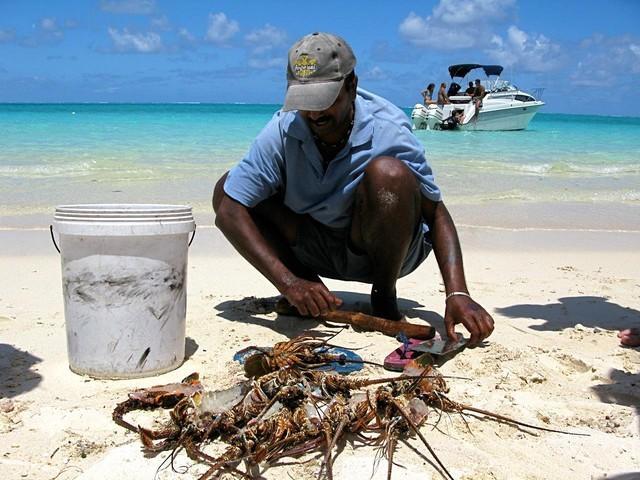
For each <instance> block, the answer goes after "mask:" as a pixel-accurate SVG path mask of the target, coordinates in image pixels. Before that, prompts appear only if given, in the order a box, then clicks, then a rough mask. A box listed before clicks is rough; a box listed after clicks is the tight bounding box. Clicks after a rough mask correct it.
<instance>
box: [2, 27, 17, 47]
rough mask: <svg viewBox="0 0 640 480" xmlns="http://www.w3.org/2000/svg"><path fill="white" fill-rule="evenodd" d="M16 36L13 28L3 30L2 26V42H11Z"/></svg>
mask: <svg viewBox="0 0 640 480" xmlns="http://www.w3.org/2000/svg"><path fill="white" fill-rule="evenodd" d="M14 38H15V33H14V31H13V30H3V29H1V28H0V43H4V42H11V41H12V40H13V39H14Z"/></svg>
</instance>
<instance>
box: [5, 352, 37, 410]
mask: <svg viewBox="0 0 640 480" xmlns="http://www.w3.org/2000/svg"><path fill="white" fill-rule="evenodd" d="M41 361H42V359H41V358H38V357H36V356H35V355H31V354H30V353H29V352H26V351H23V350H20V349H18V348H16V347H14V346H13V345H8V344H6V343H0V398H11V397H16V396H18V395H20V394H22V393H25V392H28V391H29V390H33V389H34V388H36V387H37V386H38V384H39V383H40V382H41V381H42V375H40V374H39V373H37V372H36V371H34V370H32V367H33V366H34V365H35V364H37V363H40V362H41Z"/></svg>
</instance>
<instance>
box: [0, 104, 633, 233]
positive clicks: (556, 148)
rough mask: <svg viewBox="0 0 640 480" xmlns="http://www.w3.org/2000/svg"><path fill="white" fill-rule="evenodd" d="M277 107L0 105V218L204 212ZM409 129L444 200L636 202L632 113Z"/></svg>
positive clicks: (461, 202) (469, 202) (467, 202)
mask: <svg viewBox="0 0 640 480" xmlns="http://www.w3.org/2000/svg"><path fill="white" fill-rule="evenodd" d="M278 108H279V106H278V105H204V104H134V105H131V104H46V105H45V104H3V105H0V197H1V198H2V202H0V205H1V209H2V210H1V211H0V215H5V216H6V215H15V214H22V213H48V212H51V210H52V208H53V207H54V206H55V205H58V204H64V203H94V202H110V203H116V202H138V203H187V204H191V205H194V207H195V208H196V210H198V209H200V210H203V211H205V210H207V211H208V209H209V208H210V207H209V204H210V196H211V189H212V186H213V184H214V183H215V181H216V179H217V178H218V177H219V176H220V175H221V174H222V173H223V172H224V171H225V170H227V169H228V168H229V167H231V166H232V165H233V164H234V163H235V162H237V161H238V160H239V159H240V158H241V156H242V155H243V154H244V153H245V152H246V150H247V149H248V148H249V146H250V144H251V141H252V140H253V138H254V137H255V136H256V134H257V133H258V132H259V131H260V129H261V128H262V126H264V124H265V123H266V122H267V121H268V120H269V118H270V117H271V116H272V114H273V112H275V111H276V110H277V109H278ZM406 112H407V114H409V113H410V110H406ZM416 134H417V136H418V138H419V139H420V140H421V141H422V142H423V143H424V145H425V149H426V151H427V155H428V158H429V159H430V162H431V164H432V166H433V169H434V172H435V175H436V180H437V181H438V183H439V184H440V185H441V188H442V190H443V191H444V194H445V199H446V201H447V203H448V204H450V205H473V206H475V207H482V205H490V204H496V203H504V204H507V205H508V204H520V205H521V204H530V203H544V202H552V203H556V204H557V203H558V202H566V203H572V204H575V203H577V204H583V205H589V204H600V205H601V204H606V203H612V204H624V205H626V206H632V207H636V206H640V118H621V117H602V116H577V115H561V114H545V113H540V114H538V115H537V116H536V117H535V118H534V120H533V121H532V122H531V124H530V125H529V129H528V130H525V131H520V132H430V131H429V132H428V131H419V132H417V133H416ZM638 227H640V226H638Z"/></svg>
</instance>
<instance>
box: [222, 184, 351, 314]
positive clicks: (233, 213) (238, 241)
mask: <svg viewBox="0 0 640 480" xmlns="http://www.w3.org/2000/svg"><path fill="white" fill-rule="evenodd" d="M225 179H226V177H223V178H222V179H221V180H220V181H219V182H218V184H217V185H216V189H215V191H214V196H213V209H214V211H215V212H216V226H217V227H218V228H219V229H220V230H221V231H222V233H223V234H224V236H225V237H226V238H227V239H228V240H229V242H231V244H232V245H233V246H234V247H235V248H236V250H237V251H238V252H239V253H240V254H241V255H242V256H243V257H244V258H245V259H246V260H247V261H248V262H249V263H250V264H251V265H253V266H254V267H255V268H256V269H257V270H258V271H259V272H260V273H262V274H263V275H264V276H265V277H266V278H267V280H269V281H270V282H271V283H272V284H273V285H274V286H275V287H276V288H277V289H278V291H279V292H280V293H282V294H283V295H284V296H285V297H286V298H287V300H289V302H290V303H291V304H292V305H293V306H295V307H296V308H297V309H298V311H299V312H300V313H301V314H302V315H311V316H318V315H320V314H323V313H326V312H327V311H329V310H333V309H334V308H336V307H337V306H339V305H340V304H341V303H342V302H341V301H340V299H338V298H337V297H335V295H333V294H332V293H331V292H330V291H329V290H328V289H327V287H326V286H325V285H324V284H323V283H322V282H320V281H319V280H318V281H317V282H313V281H309V280H305V279H303V278H300V277H298V276H296V275H295V274H294V273H293V272H292V271H291V270H290V269H289V268H288V267H287V265H285V263H284V262H283V261H282V260H281V258H280V255H278V252H277V251H276V248H274V246H273V245H271V244H270V243H269V242H268V241H267V239H266V238H265V237H264V235H263V234H262V232H261V231H260V229H259V228H258V226H257V224H256V222H255V220H254V219H253V217H252V216H251V213H250V212H249V209H248V208H247V207H245V206H244V205H242V204H241V203H239V202H237V201H236V200H234V199H232V198H231V197H229V196H228V195H227V194H226V193H225V192H224V189H223V185H224V180H225Z"/></svg>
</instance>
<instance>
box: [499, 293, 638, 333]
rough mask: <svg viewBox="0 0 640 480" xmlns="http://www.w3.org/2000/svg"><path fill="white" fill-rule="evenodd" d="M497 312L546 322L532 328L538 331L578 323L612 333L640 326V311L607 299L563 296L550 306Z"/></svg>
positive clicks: (526, 307) (528, 305)
mask: <svg viewBox="0 0 640 480" xmlns="http://www.w3.org/2000/svg"><path fill="white" fill-rule="evenodd" d="M495 311H496V312H498V313H500V314H501V315H505V316H507V317H511V318H533V319H536V320H544V321H545V323H544V324H543V325H533V326H532V327H531V329H532V330H538V331H543V330H547V331H560V330H562V329H565V328H569V327H575V326H576V325H577V324H581V325H583V326H585V327H591V328H594V327H600V328H604V329H608V330H621V329H625V328H630V327H639V326H640V311H638V310H634V309H633V308H629V307H623V306H622V305H618V304H617V303H613V302H610V301H609V299H607V298H605V297H593V296H582V297H563V298H559V299H558V301H557V302H555V303H548V304H546V305H535V304H522V305H511V306H510V307H504V308H496V309H495Z"/></svg>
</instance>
